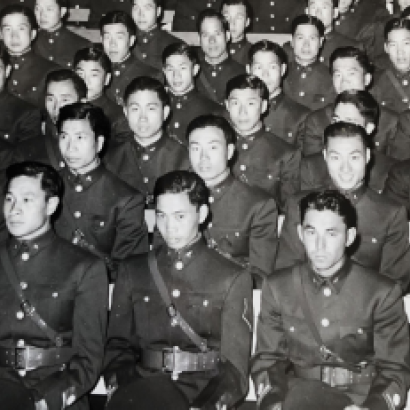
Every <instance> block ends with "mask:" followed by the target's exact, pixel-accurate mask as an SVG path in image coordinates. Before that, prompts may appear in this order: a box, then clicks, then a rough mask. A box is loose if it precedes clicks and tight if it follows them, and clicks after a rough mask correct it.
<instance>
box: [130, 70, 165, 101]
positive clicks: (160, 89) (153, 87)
mask: <svg viewBox="0 0 410 410" xmlns="http://www.w3.org/2000/svg"><path fill="white" fill-rule="evenodd" d="M145 90H148V91H153V92H154V93H156V94H157V95H158V98H159V99H160V101H161V102H162V105H163V106H165V105H169V97H168V94H167V92H166V91H165V87H164V86H163V85H162V83H161V82H160V81H159V80H157V79H155V78H151V77H147V76H141V77H136V78H134V79H133V80H132V81H131V82H130V83H129V84H128V86H127V88H126V89H125V92H124V103H125V104H127V102H128V99H129V98H130V96H131V95H132V94H134V93H136V92H138V91H145Z"/></svg>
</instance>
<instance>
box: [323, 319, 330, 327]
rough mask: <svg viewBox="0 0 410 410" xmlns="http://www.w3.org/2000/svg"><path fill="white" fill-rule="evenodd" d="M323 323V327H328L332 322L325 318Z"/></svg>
mask: <svg viewBox="0 0 410 410" xmlns="http://www.w3.org/2000/svg"><path fill="white" fill-rule="evenodd" d="M321 323H322V326H323V327H328V326H329V323H330V322H329V319H326V318H325V319H322V321H321Z"/></svg>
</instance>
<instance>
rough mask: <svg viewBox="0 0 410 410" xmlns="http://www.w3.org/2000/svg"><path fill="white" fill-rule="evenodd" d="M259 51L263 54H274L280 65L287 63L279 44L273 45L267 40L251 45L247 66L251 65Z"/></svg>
mask: <svg viewBox="0 0 410 410" xmlns="http://www.w3.org/2000/svg"><path fill="white" fill-rule="evenodd" d="M259 51H265V52H270V53H273V54H275V55H276V57H278V59H279V62H280V64H287V62H288V58H287V56H286V53H285V51H284V50H283V48H282V47H281V46H280V45H279V44H277V43H274V42H273V41H269V40H261V41H258V42H257V43H254V44H252V45H251V47H250V48H249V51H248V61H249V64H252V63H253V58H254V57H255V54H256V53H258V52H259Z"/></svg>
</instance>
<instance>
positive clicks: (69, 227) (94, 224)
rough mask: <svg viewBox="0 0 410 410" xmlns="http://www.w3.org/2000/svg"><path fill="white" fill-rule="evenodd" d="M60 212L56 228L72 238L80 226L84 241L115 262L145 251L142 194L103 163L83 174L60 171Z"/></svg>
mask: <svg viewBox="0 0 410 410" xmlns="http://www.w3.org/2000/svg"><path fill="white" fill-rule="evenodd" d="M61 176H62V177H63V180H64V187H65V189H64V197H63V204H62V207H63V209H62V212H61V215H60V217H59V218H58V220H57V221H56V231H57V233H58V234H59V235H60V236H61V237H62V238H65V239H67V240H69V241H71V240H72V239H73V238H74V236H75V230H76V229H80V230H81V232H82V233H83V234H84V235H85V238H84V239H85V240H86V241H87V243H89V244H90V245H93V246H94V247H95V248H96V249H97V250H99V251H101V252H103V253H104V254H105V255H108V256H109V257H110V258H112V260H113V261H114V262H118V261H119V260H121V259H124V258H126V257H127V256H130V255H135V254H138V253H143V252H147V251H148V235H147V229H146V226H145V222H144V206H145V201H144V197H143V195H142V194H141V193H139V192H138V191H136V190H134V189H132V188H131V187H130V186H128V185H127V184H125V183H124V182H122V181H121V180H120V179H119V178H118V177H116V176H115V175H113V174H112V173H111V172H110V171H108V170H107V169H106V168H105V167H104V166H103V165H99V166H98V167H97V168H96V169H94V170H92V171H91V172H89V173H87V174H85V175H74V174H73V173H72V172H71V171H69V170H68V169H67V168H65V169H63V170H62V171H61Z"/></svg>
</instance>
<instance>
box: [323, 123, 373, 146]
mask: <svg viewBox="0 0 410 410" xmlns="http://www.w3.org/2000/svg"><path fill="white" fill-rule="evenodd" d="M337 137H339V138H354V137H359V138H360V139H361V140H362V142H363V145H364V147H365V148H368V147H370V138H371V137H369V135H368V134H367V132H366V130H365V129H364V128H363V127H361V126H360V125H356V124H351V123H348V122H344V121H339V122H335V123H333V124H330V125H328V126H327V127H326V128H325V131H324V145H325V148H327V146H328V142H329V140H330V139H332V138H337Z"/></svg>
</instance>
